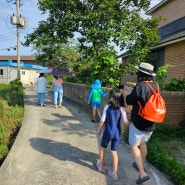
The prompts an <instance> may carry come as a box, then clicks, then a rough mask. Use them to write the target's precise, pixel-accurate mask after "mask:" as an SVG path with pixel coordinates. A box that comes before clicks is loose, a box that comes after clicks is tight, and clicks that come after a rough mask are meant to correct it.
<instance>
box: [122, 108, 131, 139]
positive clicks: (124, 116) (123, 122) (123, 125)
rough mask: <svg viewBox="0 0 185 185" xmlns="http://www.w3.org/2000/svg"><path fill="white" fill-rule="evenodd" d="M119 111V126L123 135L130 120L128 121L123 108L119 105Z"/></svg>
mask: <svg viewBox="0 0 185 185" xmlns="http://www.w3.org/2000/svg"><path fill="white" fill-rule="evenodd" d="M120 111H121V120H120V127H121V135H123V134H124V131H125V128H126V127H127V125H128V124H129V123H130V121H128V118H127V115H126V111H125V108H124V107H120Z"/></svg>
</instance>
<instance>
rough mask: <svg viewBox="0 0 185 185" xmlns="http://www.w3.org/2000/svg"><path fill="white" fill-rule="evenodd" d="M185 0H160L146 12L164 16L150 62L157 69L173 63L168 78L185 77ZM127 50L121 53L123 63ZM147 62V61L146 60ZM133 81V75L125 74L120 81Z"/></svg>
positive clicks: (127, 57)
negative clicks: (158, 38)
mask: <svg viewBox="0 0 185 185" xmlns="http://www.w3.org/2000/svg"><path fill="white" fill-rule="evenodd" d="M184 10H185V1H184V0H162V1H161V2H160V3H158V4H157V5H156V6H154V7H153V8H151V9H150V10H149V11H148V12H147V14H148V15H150V16H152V18H157V17H160V16H162V17H164V18H165V20H164V21H161V22H160V23H159V25H158V35H159V36H160V41H159V42H158V43H156V44H155V45H154V46H153V47H152V48H151V57H150V58H152V61H149V62H151V64H153V65H154V66H155V69H158V68H159V67H160V66H163V65H165V64H170V65H173V67H172V68H169V69H168V75H169V79H168V80H170V79H172V78H180V79H185V52H184V51H185V11H184ZM129 55H130V53H129V51H127V52H125V53H123V54H121V55H120V56H118V58H122V64H123V65H124V64H125V63H126V62H128V60H129ZM147 62H148V61H147ZM129 79H130V81H135V80H134V79H135V78H133V76H125V77H123V79H122V83H125V82H126V81H127V80H129Z"/></svg>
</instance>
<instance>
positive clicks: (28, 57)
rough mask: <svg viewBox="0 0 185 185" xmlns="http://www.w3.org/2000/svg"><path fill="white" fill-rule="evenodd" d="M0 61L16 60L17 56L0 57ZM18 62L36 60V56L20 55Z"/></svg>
mask: <svg viewBox="0 0 185 185" xmlns="http://www.w3.org/2000/svg"><path fill="white" fill-rule="evenodd" d="M0 60H4V61H6V60H17V56H15V55H12V56H11V55H4V56H0ZM20 60H23V61H26V60H33V61H35V60H36V56H31V55H30V56H29V55H21V56H20Z"/></svg>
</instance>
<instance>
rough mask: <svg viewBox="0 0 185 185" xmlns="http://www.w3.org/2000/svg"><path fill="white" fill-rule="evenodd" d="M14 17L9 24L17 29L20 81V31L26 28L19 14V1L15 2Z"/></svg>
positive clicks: (18, 76) (19, 76)
mask: <svg viewBox="0 0 185 185" xmlns="http://www.w3.org/2000/svg"><path fill="white" fill-rule="evenodd" d="M15 4H16V16H14V15H13V16H11V19H10V21H11V23H12V24H13V25H16V28H17V79H21V65H20V29H21V28H25V27H26V21H25V19H24V18H23V17H22V16H21V14H20V0H16V3H15Z"/></svg>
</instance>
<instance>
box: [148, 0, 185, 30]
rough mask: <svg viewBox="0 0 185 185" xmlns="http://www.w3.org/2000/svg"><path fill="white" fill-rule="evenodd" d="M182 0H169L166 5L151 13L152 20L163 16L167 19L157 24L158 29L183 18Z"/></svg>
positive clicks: (184, 3)
mask: <svg viewBox="0 0 185 185" xmlns="http://www.w3.org/2000/svg"><path fill="white" fill-rule="evenodd" d="M184 10H185V1H184V0H169V1H168V2H167V3H166V4H164V5H163V6H161V7H160V8H158V9H157V10H155V11H154V12H152V13H151V16H152V17H153V18H155V17H159V16H163V17H166V18H167V19H166V20H164V21H162V22H161V23H159V27H162V26H164V25H167V24H169V23H171V22H173V21H175V20H177V19H179V18H181V17H184V16H185V11H184Z"/></svg>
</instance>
